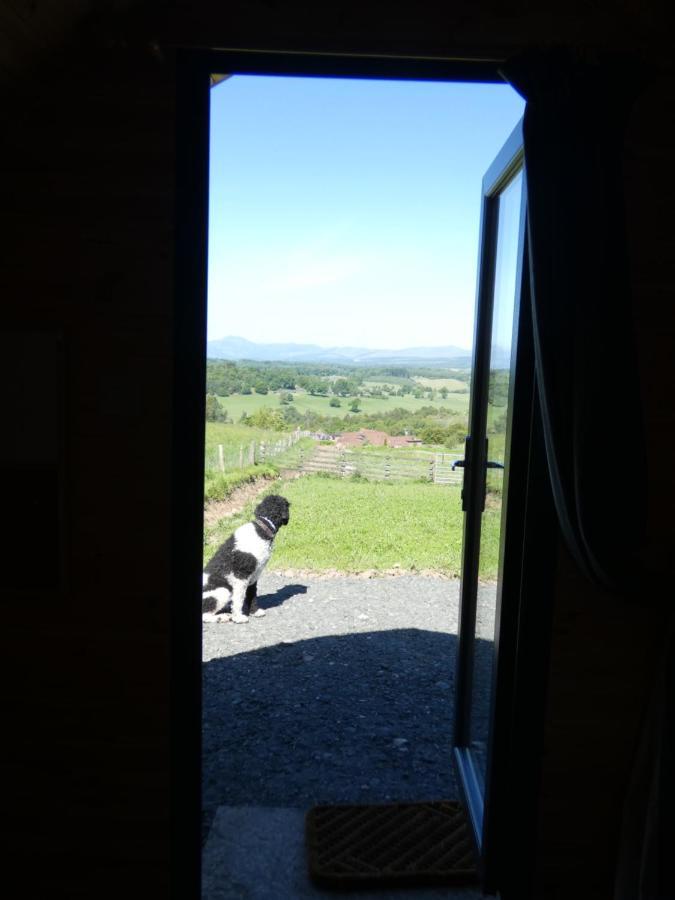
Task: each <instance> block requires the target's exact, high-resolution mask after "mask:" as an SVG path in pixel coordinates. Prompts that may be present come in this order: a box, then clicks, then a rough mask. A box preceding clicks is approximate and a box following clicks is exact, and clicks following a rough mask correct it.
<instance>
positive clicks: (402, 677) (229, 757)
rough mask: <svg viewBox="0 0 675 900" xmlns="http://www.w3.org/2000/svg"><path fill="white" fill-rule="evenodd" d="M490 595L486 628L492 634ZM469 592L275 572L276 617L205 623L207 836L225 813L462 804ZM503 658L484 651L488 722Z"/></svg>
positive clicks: (481, 689) (269, 601)
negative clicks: (462, 645) (463, 610)
mask: <svg viewBox="0 0 675 900" xmlns="http://www.w3.org/2000/svg"><path fill="white" fill-rule="evenodd" d="M481 591H482V596H483V598H484V600H485V602H483V603H482V604H481V603H479V622H478V627H477V631H478V634H479V635H480V636H481V637H483V638H489V637H490V636H491V634H492V628H493V621H494V620H493V613H492V604H491V603H490V602H489V598H490V596H491V590H490V588H482V589H481ZM458 596H459V582H458V581H453V580H447V579H440V578H438V579H437V578H423V577H420V576H409V575H404V576H399V577H388V578H370V579H363V578H356V577H341V578H321V577H317V576H311V577H310V576H302V577H296V578H288V577H284V576H282V575H279V574H271V573H268V574H266V575H264V576H263V579H262V581H261V583H260V597H259V604H260V606H261V607H262V608H264V609H266V610H267V615H266V616H265V617H264V618H261V619H250V620H249V622H248V623H247V624H245V625H233V624H232V623H221V624H208V625H205V626H204V646H203V659H204V664H203V710H204V712H203V716H204V718H203V748H204V750H203V775H202V782H203V813H204V821H203V833H204V836H206V834H207V833H208V828H209V825H210V822H211V820H212V818H213V815H214V813H215V810H216V808H217V807H218V806H220V805H229V806H270V807H299V808H303V809H306V808H308V807H310V806H312V805H314V804H317V803H345V802H346V803H350V802H360V803H368V802H370V803H378V802H380V803H381V802H387V801H396V800H424V799H441V798H453V797H456V796H457V788H456V784H455V778H454V771H453V766H452V761H451V739H452V718H453V705H454V682H455V659H456V650H457V611H458ZM490 648H491V644H490V643H489V640H485V639H484V640H480V641H479V642H478V652H479V655H480V657H481V658H482V659H483V660H484V665H482V666H479V669H480V671H481V675H480V678H479V680H478V685H477V691H476V694H475V696H476V700H475V702H476V704H477V708H478V709H479V713H480V715H481V717H482V716H484V712H485V706H486V703H485V696H486V693H487V685H488V684H489V664H490V663H489V660H490ZM486 666H487V669H486Z"/></svg>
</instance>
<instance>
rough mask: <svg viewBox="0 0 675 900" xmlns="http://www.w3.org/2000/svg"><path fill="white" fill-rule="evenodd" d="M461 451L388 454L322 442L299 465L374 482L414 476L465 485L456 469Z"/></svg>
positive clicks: (415, 478)
mask: <svg viewBox="0 0 675 900" xmlns="http://www.w3.org/2000/svg"><path fill="white" fill-rule="evenodd" d="M460 458H461V457H460V454H458V453H423V452H420V453H419V454H416V455H415V456H408V455H406V456H403V455H401V456H398V455H396V453H395V452H394V453H392V454H390V455H384V454H379V453H367V452H366V453H364V452H359V451H358V450H357V451H353V450H340V449H339V448H337V447H331V446H323V445H319V446H317V447H314V448H312V450H311V451H310V452H307V453H303V454H301V463H300V466H299V468H300V469H301V470H302V471H305V472H329V473H331V474H333V475H341V476H343V477H349V476H351V475H361V476H362V477H364V478H367V479H370V480H372V481H388V480H391V481H401V480H403V479H413V480H417V481H431V482H433V483H434V484H462V480H463V471H462V469H455V470H454V471H453V469H452V463H453V462H454V461H455V460H457V459H460Z"/></svg>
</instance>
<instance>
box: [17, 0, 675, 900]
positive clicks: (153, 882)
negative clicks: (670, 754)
mask: <svg viewBox="0 0 675 900" xmlns="http://www.w3.org/2000/svg"><path fill="white" fill-rule="evenodd" d="M10 6H11V7H12V8H14V4H7V3H5V4H3V9H4V10H5V11H6V9H7V8H9V7H10ZM66 6H69V8H70V5H68V4H66ZM125 6H131V7H133V6H134V4H121V7H125ZM225 6H226V9H224V5H223V4H209V3H194V4H192V3H190V4H187V3H180V2H179V3H174V4H171V5H170V7H166V5H164V4H147V3H146V4H139V5H138V8H139V10H140V11H139V12H138V14H137V15H136V16H131V17H130V18H128V17H127V18H124V17H120V22H121V24H120V23H118V22H117V20H116V19H115V18H114V17H112V18H111V19H109V20H104V21H103V22H101V21H97V22H96V23H95V25H96V27H95V28H93V29H92V28H91V27H90V26H88V27H87V28H84V29H83V30H81V31H76V32H73V35H74V37H71V39H70V41H69V42H66V41H65V38H64V37H63V31H64V29H63V28H55V29H50V28H46V29H42V30H38V33H39V37H40V40H39V41H37V42H36V43H37V47H35V46H33V47H32V48H31V52H30V53H29V52H26V53H23V54H15V55H14V56H12V57H11V59H10V61H9V62H8V63H6V65H5V68H4V69H3V78H2V81H3V82H4V88H3V95H4V99H3V109H4V118H5V123H6V124H7V123H11V127H6V128H5V131H4V137H3V141H2V180H1V181H0V184H1V185H2V187H1V188H0V190H1V191H2V196H1V198H0V201H1V202H0V216H1V217H2V221H3V225H4V228H3V234H4V235H5V237H4V238H3V251H4V259H5V261H4V264H3V267H2V272H1V273H0V295H1V296H2V301H3V325H6V324H9V325H11V326H12V327H14V328H18V329H26V330H28V331H30V330H32V329H35V328H36V327H37V326H40V327H47V328H54V329H58V330H61V331H62V332H63V334H64V340H65V349H66V354H65V359H66V362H65V372H64V376H65V402H66V407H65V410H66V412H65V414H66V422H67V428H66V434H65V444H64V447H63V459H64V462H65V480H66V482H65V487H66V494H67V502H66V506H65V535H66V542H65V545H66V566H67V575H66V582H65V586H64V590H63V591H61V592H59V593H54V594H49V593H48V592H41V593H39V594H38V593H35V592H33V593H31V592H30V590H29V591H27V592H23V593H17V594H15V595H12V596H10V597H8V600H7V602H6V604H5V620H4V622H3V625H4V631H5V637H6V638H8V640H7V644H8V649H7V652H6V655H5V658H6V662H7V663H8V670H9V672H10V673H11V675H10V677H9V678H8V679H7V680H6V682H5V685H4V687H5V691H6V692H7V694H8V705H6V708H7V709H8V710H9V714H10V715H9V722H8V723H7V725H8V727H7V728H6V729H5V732H6V734H9V735H10V738H9V739H6V741H7V744H8V749H9V752H10V756H11V763H10V765H11V768H10V773H11V777H12V787H13V790H12V794H13V795H14V797H15V799H16V801H17V802H16V804H15V806H14V807H13V811H12V817H13V821H14V825H15V828H14V832H15V835H16V837H17V839H18V843H19V845H20V849H21V851H22V852H23V857H24V860H25V872H26V873H27V875H26V877H27V878H28V880H29V882H31V883H32V886H35V885H36V884H37V883H40V884H41V885H43V886H47V885H48V886H50V888H51V890H52V895H58V888H59V887H61V888H65V889H66V890H67V895H68V896H73V897H79V896H82V897H85V896H86V897H89V896H99V897H104V896H108V895H110V896H113V895H119V893H120V891H126V892H128V890H129V885H130V884H133V885H134V893H140V889H141V888H142V887H147V896H153V897H162V896H167V893H168V887H167V873H168V852H169V851H168V801H169V797H168V780H169V746H168V712H169V680H168V671H169V668H168V667H169V659H168V629H167V610H168V591H169V584H168V572H169V563H170V560H169V524H170V523H169V516H170V500H171V498H170V495H169V449H170V448H169V441H170V427H171V422H170V404H171V380H170V377H171V340H172V330H171V304H172V267H173V245H172V240H173V229H174V220H173V199H174V183H173V179H174V166H173V163H174V134H173V127H174V119H173V103H174V92H175V74H174V73H175V69H174V61H173V55H172V52H171V49H170V48H169V47H168V45H170V44H172V43H188V44H192V45H197V46H198V45H204V44H207V43H208V44H211V45H213V46H236V45H240V46H255V47H264V46H269V47H276V48H279V47H295V48H296V49H300V48H303V49H322V48H325V49H333V50H338V49H340V50H343V51H358V50H361V51H363V50H366V49H367V50H372V51H377V50H380V51H384V52H394V51H396V52H404V51H405V52H408V53H412V54H414V53H425V52H439V53H448V54H458V55H462V54H465V55H471V54H475V53H477V52H481V51H482V52H483V53H484V54H485V55H490V54H492V53H495V54H497V55H500V54H502V55H508V54H509V52H511V51H512V50H516V49H518V48H519V47H520V46H522V45H524V44H528V43H532V42H539V41H544V42H548V41H551V40H554V39H555V40H561V41H562V40H569V41H573V42H579V43H586V44H590V45H600V46H603V45H604V46H616V47H624V48H625V47H627V46H629V45H630V43H631V39H632V40H633V43H634V45H635V46H637V47H638V49H641V50H642V52H646V51H647V50H649V49H650V48H653V52H654V54H655V55H656V56H659V57H661V58H664V57H665V58H667V57H668V55H669V52H670V49H672V48H670V47H669V46H668V44H667V42H668V41H669V38H668V37H667V35H666V29H665V27H664V26H663V23H660V22H659V19H658V8H659V6H660V5H659V4H651V5H646V4H631V3H626V4H623V5H622V11H621V12H617V10H616V4H608V3H601V4H593V5H592V9H591V10H587V9H586V5H585V4H579V5H578V9H577V8H576V7H575V5H574V4H572V5H570V4H569V3H566V4H560V5H559V7H560V8H559V10H558V12H555V11H554V10H553V9H549V11H548V12H546V13H542V12H539V11H538V9H537V4H532V3H529V2H516V0H514V2H512V3H510V4H509V10H508V11H504V10H503V9H502V7H501V5H500V4H494V3H489V2H484V3H479V4H473V3H463V4H453V5H452V7H451V8H449V9H447V10H446V11H445V12H443V13H434V14H431V13H429V14H428V15H426V14H425V12H424V8H423V7H424V5H422V6H420V5H415V6H413V5H411V4H388V5H387V7H386V11H384V10H385V8H384V7H382V8H380V9H379V11H372V12H370V11H368V10H367V9H365V8H363V6H362V5H361V8H360V9H359V11H358V12H356V11H355V12H350V11H348V10H347V8H346V7H344V6H343V5H341V4H330V5H329V6H327V7H325V8H323V12H322V13H321V14H319V12H317V10H318V8H319V6H318V5H315V4H305V3H297V2H295V3H294V2H286V3H285V2H279V3H262V2H260V3H255V4H250V3H249V4H246V3H241V4H227V5H225ZM78 8H79V6H78ZM110 9H113V11H114V9H115V5H114V4H113V5H112V6H111V7H110ZM2 21H3V20H2V18H0V22H2ZM27 21H28V20H27ZM26 28H28V29H30V22H29V21H28V24H26ZM51 33H54V34H56V35H57V38H58V40H56V42H55V43H54V44H53V45H52V46H51V48H50V42H49V34H51ZM154 44H159V46H160V47H163V48H164V50H163V53H162V54H161V56H158V55H157V54H155V53H154V52H153V50H152V45H154ZM672 101H673V88H672V82H670V81H667V80H666V81H664V80H661V82H659V85H658V86H657V87H655V88H653V89H652V90H651V92H650V93H649V94H648V95H647V96H646V97H645V98H644V99H643V100H642V101H641V103H640V104H639V106H638V108H637V110H636V113H635V116H634V119H633V122H632V125H631V131H630V135H629V141H628V143H627V154H626V187H627V192H628V195H627V199H628V209H629V227H630V241H631V261H632V266H633V280H634V287H635V296H636V306H635V316H636V329H637V332H636V333H637V336H638V344H639V354H640V360H641V369H642V378H643V388H644V396H645V402H646V418H647V425H648V434H649V457H650V470H651V472H652V480H651V487H652V500H653V503H652V510H651V512H652V517H651V538H652V546H653V552H654V554H655V555H656V556H659V554H664V553H666V554H669V553H670V547H671V546H672V543H671V544H670V545H668V541H669V540H671V538H670V537H669V535H671V534H672V533H671V532H670V530H669V529H670V527H671V526H670V522H669V510H670V509H672V505H673V502H674V501H675V489H674V487H673V469H672V465H671V462H670V459H671V455H672V454H671V453H670V448H671V447H672V439H673V431H674V430H675V429H674V422H673V404H672V389H671V386H672V360H673V356H674V355H675V354H673V349H674V348H673V327H674V314H673V307H672V305H670V304H668V303H667V300H668V298H669V297H672V293H673V288H674V287H675V272H674V271H673V262H672V260H673V259H675V252H674V251H675V248H674V247H673V233H672V224H671V222H672V215H671V214H670V210H672V200H673V197H672V190H673V189H672V181H670V183H669V179H668V177H667V173H668V171H669V170H670V168H671V167H672V164H673V150H674V148H673V144H672V141H671V138H670V137H668V135H669V134H670V135H672V123H670V125H671V130H670V131H668V123H667V122H664V118H667V110H669V109H670V110H672V109H673V102H672ZM617 372H618V374H620V367H619V366H617ZM617 446H620V447H624V448H625V450H626V452H627V453H629V450H630V436H629V434H627V435H626V436H625V439H624V435H623V433H621V429H620V426H618V436H613V438H612V443H611V446H610V447H608V451H610V450H611V452H616V448H617ZM620 452H622V451H620ZM629 472H630V468H629V464H628V463H627V474H629ZM627 527H630V525H629V523H627ZM39 558H40V548H39V546H38V547H36V548H35V565H36V566H38V565H39ZM671 571H672V570H671ZM27 574H28V575H30V573H27ZM29 580H30V579H29ZM665 589H667V587H666V588H665ZM661 631H662V629H661V619H660V618H659V617H658V616H655V615H654V614H653V613H647V614H636V613H635V612H634V611H633V610H629V609H627V608H624V607H617V606H616V605H615V604H613V603H612V602H610V601H609V600H607V598H602V597H598V596H597V595H595V594H594V592H592V591H590V590H589V589H588V588H586V587H585V586H584V585H583V584H581V582H580V580H579V578H578V576H577V575H576V573H575V572H574V571H573V569H572V567H571V565H570V564H569V562H568V561H567V560H566V557H565V555H564V553H561V564H560V571H559V577H558V580H557V594H556V616H555V625H554V642H553V657H552V663H551V680H550V703H549V710H548V725H547V733H546V751H545V756H544V760H543V763H544V772H543V784H542V795H541V807H540V829H539V836H540V837H539V849H538V858H537V866H538V885H539V888H538V890H539V892H540V896H542V897H544V896H551V897H560V898H562V897H569V896H576V897H581V896H589V897H590V896H595V897H606V896H608V893H607V890H608V885H609V879H610V878H611V868H612V861H613V853H614V848H615V841H616V824H617V816H618V812H619V806H620V797H621V792H622V790H623V788H624V785H625V781H626V777H627V772H628V768H629V763H630V756H631V753H632V750H633V746H634V740H635V735H636V730H637V728H638V725H639V719H640V712H641V709H642V708H643V706H644V703H645V697H646V694H647V691H648V685H649V682H650V678H651V675H652V671H653V663H654V658H655V654H656V652H657V651H658V648H659V644H660V634H661ZM36 857H37V858H39V860H40V865H39V866H37V865H35V862H34V861H35V859H36ZM572 888H573V890H572ZM570 891H572V892H570Z"/></svg>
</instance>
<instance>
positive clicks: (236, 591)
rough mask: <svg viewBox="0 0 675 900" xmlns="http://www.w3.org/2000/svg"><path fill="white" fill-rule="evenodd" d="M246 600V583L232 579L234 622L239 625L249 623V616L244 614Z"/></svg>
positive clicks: (238, 579)
mask: <svg viewBox="0 0 675 900" xmlns="http://www.w3.org/2000/svg"><path fill="white" fill-rule="evenodd" d="M245 600H246V582H245V581H242V580H241V579H240V578H233V579H232V621H233V622H236V623H237V624H238V625H239V624H241V623H243V622H248V616H247V615H246V614H245V613H244V601H245Z"/></svg>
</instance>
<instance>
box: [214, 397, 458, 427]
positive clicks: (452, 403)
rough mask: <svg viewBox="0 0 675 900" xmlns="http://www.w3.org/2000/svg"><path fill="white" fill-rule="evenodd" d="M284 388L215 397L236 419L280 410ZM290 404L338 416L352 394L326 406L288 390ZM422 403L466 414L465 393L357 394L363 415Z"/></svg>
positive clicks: (417, 406) (325, 401) (321, 400)
mask: <svg viewBox="0 0 675 900" xmlns="http://www.w3.org/2000/svg"><path fill="white" fill-rule="evenodd" d="M286 393H288V391H279V392H276V391H270V392H269V393H268V394H230V396H228V397H219V398H218V400H219V402H220V405H221V407H222V408H223V409H224V410H226V412H227V415H228V417H229V418H230V419H231V420H232V421H233V422H237V421H238V420H239V419H240V418H241V417H242V415H243V414H244V413H246V414H247V415H252V414H253V413H254V412H257V410H259V409H263V408H264V407H267V408H268V409H280V410H283V409H284V407H285V405H286V404H282V403H281V397H282V396H283V395H285V394H286ZM291 393H292V394H293V401H292V403H290V404H288V405H289V406H291V405H292V406H293V407H294V408H295V409H297V411H298V412H299V413H301V414H302V413H304V412H313V413H318V414H319V415H322V416H339V417H340V418H344V417H345V416H348V415H350V409H349V405H350V403H351V402H352V400H353V399H354V398H353V397H340V398H338V399H339V400H340V406H338V407H333V406H331V405H330V400H331V398H330V397H321V396H313V395H312V394H308V393H306V392H305V391H291ZM423 406H436V407H438V408H441V407H443V408H445V409H447V410H449V414H450V415H451V416H453V415H458V416H459V415H462V416H466V414H467V412H468V409H469V397H468V394H448V396H447V398H446V399H445V400H443V399H441V398H440V397H437V398H436V399H435V400H429V399H428V398H424V397H422V398H417V397H412V396H410V395H409V394H407V395H406V396H405V397H386V396H385V397H361V398H359V412H360V413H363V414H365V415H368V414H372V413H383V412H389V411H391V410H392V409H396V408H397V407H398V408H400V409H405V410H407V411H409V412H415V411H416V410H418V409H421V408H422V407H423Z"/></svg>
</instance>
